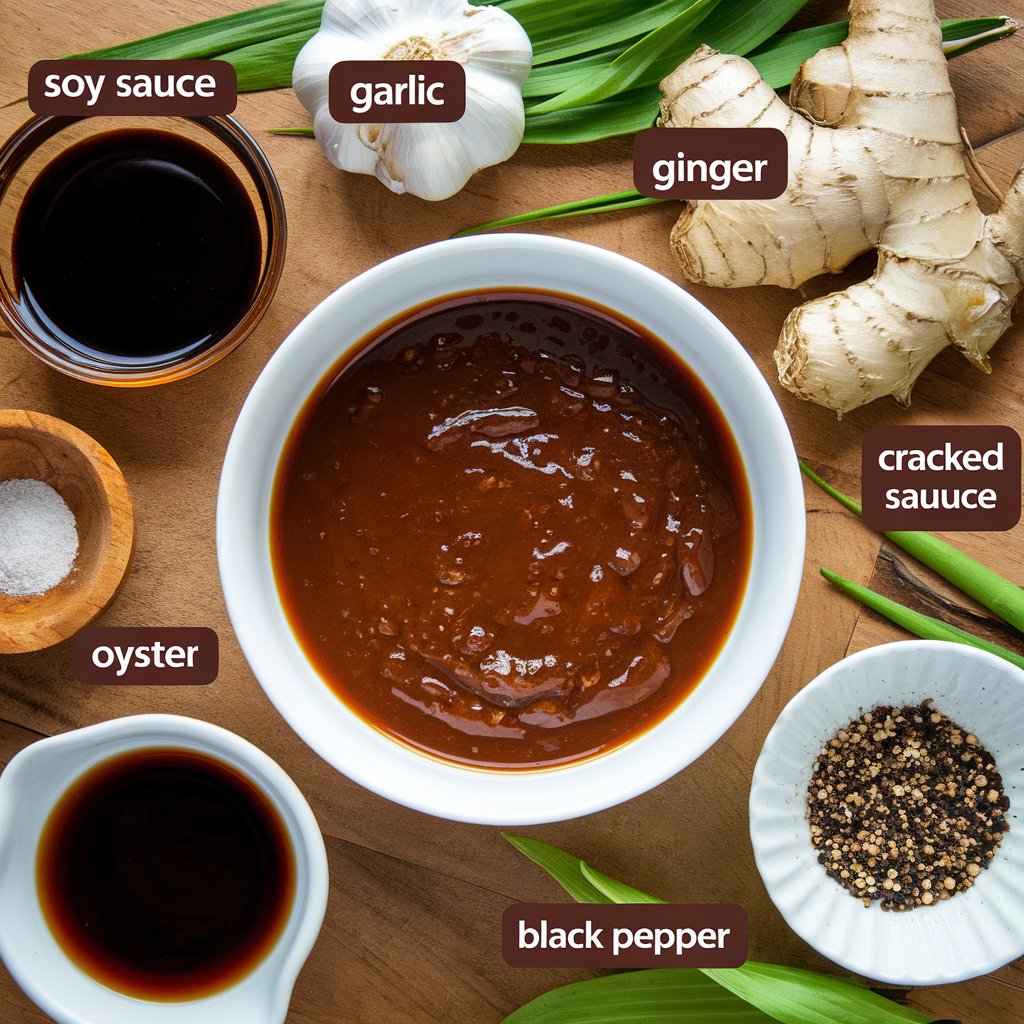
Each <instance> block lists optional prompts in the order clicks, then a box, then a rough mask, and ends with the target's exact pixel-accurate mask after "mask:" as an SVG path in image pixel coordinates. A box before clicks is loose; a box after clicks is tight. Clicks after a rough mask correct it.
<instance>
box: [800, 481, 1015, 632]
mask: <svg viewBox="0 0 1024 1024" xmlns="http://www.w3.org/2000/svg"><path fill="white" fill-rule="evenodd" d="M800 469H801V470H802V471H803V474H804V476H806V477H807V478H808V479H809V480H812V481H814V483H816V484H817V485H818V486H819V487H820V488H821V489H822V490H823V491H824V492H825V493H826V494H828V495H830V496H831V497H833V498H835V500H836V501H838V502H839V503H840V504H841V505H843V506H844V507H846V508H848V509H849V510H850V511H851V512H853V513H854V514H855V515H857V516H860V515H861V507H860V505H859V504H858V503H857V502H856V501H854V500H853V498H850V497H847V495H845V494H843V493H842V491H839V490H836V488H835V487H833V486H832V485H831V484H830V483H828V482H827V481H825V480H823V479H822V478H821V477H820V476H818V474H817V473H815V472H813V471H812V470H811V469H810V468H809V467H808V466H807V465H806V463H804V462H803V461H801V462H800ZM883 536H885V537H888V538H889V540H891V541H892V542H893V544H895V545H896V546H897V547H900V548H903V550H904V551H906V552H907V554H908V555H913V556H914V558H916V559H917V560H918V561H919V562H923V563H924V564H925V565H927V566H928V568H929V569H933V570H934V571H935V572H937V573H938V574H939V575H940V576H941V577H942V578H943V579H944V580H946V581H947V582H949V583H952V584H953V586H954V587H956V588H957V589H959V590H962V591H963V592H964V593H965V594H967V595H968V596H969V597H973V598H974V600H975V601H977V602H978V603H979V604H982V605H984V606H985V607H986V608H987V609H988V610H989V611H990V612H994V613H995V614H996V615H998V616H999V617H1000V618H1001V619H1003V620H1004V621H1006V622H1008V623H1010V625H1011V626H1013V627H1014V628H1015V629H1017V630H1019V631H1020V632H1022V633H1024V590H1021V588H1020V587H1018V586H1017V585H1016V584H1015V583H1012V582H1011V581H1010V580H1008V579H1007V578H1006V577H1005V576H1000V575H999V573H997V572H995V571H994V570H993V569H990V568H989V567H988V566H987V565H982V563H981V562H979V561H978V560H977V559H974V558H971V556H970V555H965V554H964V553H963V552H962V551H961V550H960V549H959V548H955V547H953V545H952V544H947V543H946V542H945V541H944V540H939V538H938V537H936V536H935V535H934V534H932V533H925V532H923V531H917V530H887V531H883ZM950 628H952V627H950ZM967 635H970V634H967ZM1000 650H1002V648H1000Z"/></svg>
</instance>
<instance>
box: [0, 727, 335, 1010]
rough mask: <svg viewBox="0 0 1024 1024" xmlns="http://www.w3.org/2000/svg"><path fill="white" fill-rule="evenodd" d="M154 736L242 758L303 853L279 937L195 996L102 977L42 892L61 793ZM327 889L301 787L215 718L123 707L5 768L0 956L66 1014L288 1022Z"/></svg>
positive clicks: (49, 1006) (0, 797) (0, 812)
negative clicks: (139, 989) (40, 864)
mask: <svg viewBox="0 0 1024 1024" xmlns="http://www.w3.org/2000/svg"><path fill="white" fill-rule="evenodd" d="M146 747H174V748H178V749H185V750H198V751H201V752H203V753H206V754H209V755H212V756H214V757H216V758H219V759H220V760H221V761H224V762H226V763H227V764H230V765H232V766H233V767H235V768H236V769H237V770H238V771H240V772H242V773H243V774H244V775H245V776H246V777H247V778H249V779H250V780H251V781H252V782H253V783H254V784H255V785H256V786H258V787H259V788H260V790H262V792H263V793H264V794H265V796H266V797H267V798H268V799H269V800H270V802H271V804H272V805H273V806H274V808H275V809H276V810H277V812H278V814H279V815H280V818H281V821H282V823H283V824H284V826H285V828H286V829H287V831H288V836H289V839H290V840H291V845H292V850H293V851H294V853H295V901H294V904H293V906H292V912H291V916H290V917H289V919H288V922H287V924H286V925H285V928H284V931H283V932H282V933H281V936H280V937H279V938H278V940H277V943H276V944H275V945H274V946H273V948H272V949H271V950H270V952H269V953H268V954H267V955H266V956H265V957H264V959H263V960H262V961H260V962H259V963H258V964H257V965H256V966H255V967H254V968H253V970H252V971H251V972H250V973H249V974H247V975H246V976H245V977H243V978H242V979H240V980H239V981H238V982H236V983H235V984H234V985H232V986H231V987H230V988H227V989H225V990H223V991H222V992H217V993H215V994H214V995H211V996H207V997H205V998H202V999H195V1000H191V1001H189V1002H181V1003H161V1002H144V1001H142V1000H139V999H134V998H131V997H130V996H126V995H122V994H121V993H119V992H114V991H113V990H112V989H109V988H106V987H105V986H103V985H101V984H99V983H98V982H96V981H94V980H93V979H92V978H90V977H89V976H88V975H87V974H85V973H83V971H82V970H81V969H80V968H79V967H77V966H76V965H75V964H74V963H72V961H71V960H69V959H68V957H67V956H66V955H65V953H64V951H63V950H62V949H61V948H60V946H59V945H58V944H57V940H56V939H55V938H54V937H53V933H52V932H51V931H50V929H49V926H48V925H47V923H46V919H45V918H44V917H43V913H42V910H41V909H40V906H39V900H38V897H37V895H36V878H35V863H36V850H37V847H38V845H39V837H40V835H41V834H42V830H43V826H44V825H45V824H46V819H47V818H48V817H49V814H50V811H51V810H52V809H53V807H54V805H55V804H56V802H57V801H58V800H59V799H60V797H61V796H62V795H63V794H64V793H65V792H66V790H67V788H68V786H69V785H70V784H71V783H72V782H73V781H74V780H75V779H76V778H78V777H79V776H81V775H82V774H83V773H84V772H86V771H87V770H88V769H89V768H91V767H92V766H93V765H95V764H98V763H99V762H100V761H105V760H107V759H108V758H110V757H113V756H115V755H117V754H123V753H125V752H126V751H129V750H138V749H142V748H146ZM327 888H328V879H327V854H326V852H325V850H324V842H323V838H322V836H321V835H320V829H319V828H318V827H317V823H316V819H315V818H314V817H313V812H312V811H311V810H310V809H309V805H308V804H307V803H306V801H305V799H304V798H303V796H302V794H301V793H300V792H299V790H298V787H297V786H296V785H295V783H294V782H292V780H291V779H290V778H289V777H288V776H287V775H286V774H285V772H284V770H283V769H282V768H280V767H279V766H278V765H277V763H276V762H274V761H273V760H271V759H270V758H269V757H268V756H267V755H266V754H264V753H263V751H261V750H259V749H258V748H256V747H254V746H253V745H252V744H251V743H249V742H247V741H246V740H243V739H242V738H241V737H240V736H236V735H235V734H234V733H232V732H228V731H227V730H226V729H221V728H219V727H218V726H215V725H210V724H208V723H207V722H200V721H197V720H196V719H193V718H182V717H179V716H177V715H136V716H132V717H130V718H118V719H115V720H114V721H111V722H104V723H102V724H101V725H93V726H90V727H88V728H86V729H76V730H74V731H73V732H66V733H62V734H61V735H59V736H53V737H50V738H49V739H45V740H40V741H39V742H37V743H33V744H32V745H31V746H28V747H26V748H25V749H24V750H22V751H21V752H20V753H19V754H18V755H17V756H16V757H14V758H13V759H12V760H11V762H10V764H8V765H7V768H6V769H5V770H4V773H3V775H0V907H3V912H2V913H0V958H2V959H3V961H4V963H5V964H6V965H7V969H8V970H9V971H10V972H11V975H12V976H13V978H14V980H15V981H16V982H17V983H18V984H19V985H20V986H21V988H22V990H23V991H24V992H25V994H26V995H27V996H28V997H29V998H30V999H31V1000H32V1001H33V1002H34V1003H35V1004H36V1005H37V1006H39V1007H40V1008H41V1009H42V1010H44V1011H45V1012H46V1013H48V1014H49V1015H50V1016H51V1017H52V1018H53V1019H54V1020H55V1021H57V1022H58V1024H283V1022H284V1019H285V1017H286V1016H287V1014H288V1002H289V1000H290V998H291V993H292V987H293V986H294V984H295V979H296V978H297V977H298V973H299V970H300V969H301V967H302V965H303V964H304V963H305V961H306V957H307V956H308V955H309V951H310V950H311V949H312V948H313V943H314V942H315V941H316V937H317V935H318V934H319V932H320V925H321V924H322V922H323V918H324V912H325V910H326V909H327Z"/></svg>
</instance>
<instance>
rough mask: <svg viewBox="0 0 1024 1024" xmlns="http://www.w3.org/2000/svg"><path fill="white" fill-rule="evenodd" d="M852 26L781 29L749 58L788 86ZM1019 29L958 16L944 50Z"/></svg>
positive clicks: (776, 84)
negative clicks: (806, 63) (818, 54)
mask: <svg viewBox="0 0 1024 1024" xmlns="http://www.w3.org/2000/svg"><path fill="white" fill-rule="evenodd" d="M849 27H850V26H849V22H846V21H835V22H832V23H831V24H829V25H816V26H814V27H813V28H805V29H800V30H799V31H797V32H780V33H777V34H776V35H773V36H772V37H771V38H770V39H767V40H766V41H765V42H763V43H762V44H761V45H760V46H758V47H757V48H756V49H755V50H754V51H752V52H751V53H749V54H748V55H747V59H748V60H749V61H750V62H751V63H752V64H753V65H754V67H755V68H757V70H758V73H759V74H760V75H761V77H762V78H763V79H764V80H765V81H766V82H767V83H768V84H769V85H770V86H771V87H772V88H773V89H785V88H788V87H789V85H790V83H791V82H792V81H793V77H794V76H795V75H796V73H797V71H799V70H800V65H801V64H803V62H804V61H805V60H807V59H808V58H810V57H813V56H814V54H816V53H817V52H818V51H819V50H823V49H825V48H826V47H829V46H837V45H838V44H839V43H841V42H843V40H844V39H846V35H847V31H848V29H849ZM1016 29H1017V24H1016V22H1014V21H1013V20H1012V19H1010V18H957V19H952V20H948V21H944V22H942V42H943V50H944V52H945V54H946V56H947V57H956V56H959V55H960V54H962V53H969V52H970V51H971V50H976V49H978V48H979V47H981V46H987V45H988V44H989V43H994V42H997V41H998V40H1000V39H1005V38H1006V37H1007V36H1010V35H1012V34H1013V33H1014V32H1015V31H1016Z"/></svg>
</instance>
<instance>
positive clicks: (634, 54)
mask: <svg viewBox="0 0 1024 1024" xmlns="http://www.w3.org/2000/svg"><path fill="white" fill-rule="evenodd" d="M719 2H720V0H683V3H684V4H685V6H684V8H683V10H681V11H680V12H679V13H678V14H676V15H675V17H673V18H671V19H669V20H668V21H667V22H665V23H664V24H663V25H661V26H659V27H658V28H656V29H655V30H654V31H652V32H649V33H648V34H647V35H645V36H644V37H643V39H641V40H640V41H639V42H637V43H635V44H634V45H633V46H631V47H630V48H629V49H628V50H626V51H625V52H624V53H622V54H621V55H620V56H618V57H617V58H616V59H615V60H613V61H612V62H611V64H609V65H607V67H605V68H604V69H602V70H601V71H599V72H598V73H596V74H594V75H592V76H589V77H588V78H586V79H584V80H583V81H581V82H580V83H578V84H577V85H576V86H575V87H574V88H572V89H569V90H568V91H567V92H563V93H562V94H560V95H559V96H555V97H553V98H552V99H550V100H547V101H546V102H544V103H541V104H539V105H538V106H536V107H535V108H534V112H535V113H537V114H546V113H550V112H552V111H555V110H567V109H569V108H570V107H581V106H586V105H588V104H593V103H598V102H600V101H601V100H603V99H607V98H608V97H610V96H617V95H619V93H623V92H628V91H629V90H631V89H633V88H636V87H639V86H643V85H650V84H651V83H652V82H657V81H659V80H660V79H661V78H663V77H664V76H665V75H666V74H667V73H668V72H669V71H671V70H672V69H673V68H675V67H677V66H678V65H679V63H680V61H681V60H682V59H684V58H685V57H688V56H689V55H690V54H691V53H693V51H694V50H695V49H696V48H697V47H698V46H699V45H700V40H699V39H698V38H697V30H698V28H699V26H700V24H701V22H702V21H703V20H704V19H705V18H706V17H707V16H708V15H709V14H710V13H711V12H712V11H713V10H714V9H715V7H716V6H717V5H718V3H719Z"/></svg>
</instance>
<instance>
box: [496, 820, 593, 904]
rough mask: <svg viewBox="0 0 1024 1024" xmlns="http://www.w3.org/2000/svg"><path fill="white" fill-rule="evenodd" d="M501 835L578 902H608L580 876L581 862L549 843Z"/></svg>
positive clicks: (524, 837)
mask: <svg viewBox="0 0 1024 1024" xmlns="http://www.w3.org/2000/svg"><path fill="white" fill-rule="evenodd" d="M502 835H503V836H504V837H505V838H506V839H507V840H508V841H509V842H510V843H511V844H512V845H513V846H514V847H515V848H516V849H517V850H518V851H519V852H520V853H521V854H523V855H524V856H525V857H529V858H530V860H532V861H533V863H534V864H536V865H537V866H538V867H540V868H543V869H544V870H545V871H546V872H547V873H548V874H549V875H550V876H551V877H552V878H553V879H554V880H555V881H556V882H557V883H558V884H559V885H560V886H561V887H562V888H563V889H564V890H565V891H566V892H567V893H568V894H569V895H570V896H571V897H572V898H573V899H574V900H575V901H576V902H577V903H611V902H613V901H612V900H611V899H609V898H608V897H607V896H605V894H604V893H603V892H601V890H600V889H598V888H597V886H596V885H594V884H593V882H591V881H589V880H588V879H587V877H586V876H585V875H584V874H583V861H581V860H580V859H579V858H578V857H574V856H573V855H572V854H571V853H566V852H565V851H564V850H560V849H559V848H558V847H557V846H551V844H550V843H543V842H541V841H540V840H539V839H530V838H528V837H527V836H510V835H507V834H505V833H504V832H503V833H502Z"/></svg>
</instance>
